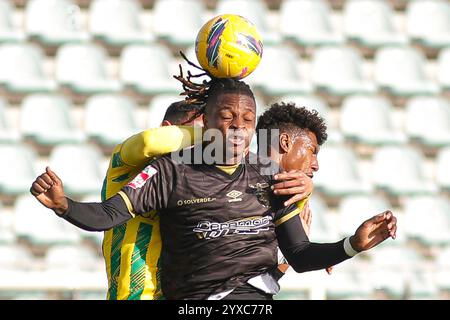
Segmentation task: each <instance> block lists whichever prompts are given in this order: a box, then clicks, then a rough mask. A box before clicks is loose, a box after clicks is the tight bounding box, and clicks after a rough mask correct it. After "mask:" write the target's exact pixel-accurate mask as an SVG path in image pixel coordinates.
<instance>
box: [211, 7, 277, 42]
mask: <svg viewBox="0 0 450 320" xmlns="http://www.w3.org/2000/svg"><path fill="white" fill-rule="evenodd" d="M229 13H231V14H238V15H240V16H243V17H245V18H247V19H248V20H250V21H251V22H252V23H253V24H255V26H256V27H257V29H258V32H259V33H260V35H261V38H262V39H263V40H264V44H273V43H279V42H280V40H281V37H280V35H279V34H278V33H275V32H273V31H271V30H270V27H269V21H268V15H269V11H268V9H267V6H266V4H265V3H264V1H261V0H220V1H219V2H218V3H217V7H216V15H220V14H229Z"/></svg>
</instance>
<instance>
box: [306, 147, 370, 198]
mask: <svg viewBox="0 0 450 320" xmlns="http://www.w3.org/2000/svg"><path fill="white" fill-rule="evenodd" d="M318 159H319V168H320V169H319V171H318V172H316V173H314V176H315V177H314V184H315V185H316V189H317V190H320V191H322V192H324V193H325V194H327V195H330V196H345V195H348V194H358V193H367V192H369V191H370V186H368V185H366V184H364V183H363V182H362V181H361V178H360V175H359V172H358V171H359V170H358V161H357V158H356V155H355V153H354V152H353V150H351V149H349V148H347V147H344V146H341V145H328V146H327V145H324V146H323V147H322V148H321V150H320V153H319V156H318Z"/></svg>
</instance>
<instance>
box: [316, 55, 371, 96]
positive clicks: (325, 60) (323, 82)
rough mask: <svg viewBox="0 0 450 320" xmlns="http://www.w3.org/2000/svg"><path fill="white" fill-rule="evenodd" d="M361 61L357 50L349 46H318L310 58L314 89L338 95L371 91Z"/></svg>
mask: <svg viewBox="0 0 450 320" xmlns="http://www.w3.org/2000/svg"><path fill="white" fill-rule="evenodd" d="M362 63H363V61H362V57H361V55H360V54H359V52H358V51H356V50H355V49H352V48H350V47H322V48H319V49H317V50H316V51H315V53H314V57H313V60H312V66H311V79H312V82H313V84H314V86H315V87H316V89H318V90H322V91H325V92H327V93H329V94H333V95H338V96H346V95H349V94H353V93H367V92H373V91H374V90H375V87H374V86H373V85H372V83H371V82H369V81H367V79H366V77H365V75H364V73H363V69H362Z"/></svg>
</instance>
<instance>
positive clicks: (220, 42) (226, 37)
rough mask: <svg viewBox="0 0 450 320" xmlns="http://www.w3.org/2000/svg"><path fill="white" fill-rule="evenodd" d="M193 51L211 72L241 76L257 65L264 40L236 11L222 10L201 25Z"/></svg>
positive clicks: (218, 75)
mask: <svg viewBox="0 0 450 320" xmlns="http://www.w3.org/2000/svg"><path fill="white" fill-rule="evenodd" d="M195 53H196V55H197V60H198V62H199V63H200V65H201V66H202V68H203V69H204V70H206V71H207V72H208V73H209V74H210V75H212V76H214V77H216V78H235V79H242V78H245V77H246V76H248V75H249V74H250V73H252V72H253V71H254V70H255V69H256V67H257V66H258V64H259V62H260V61H261V57H262V54H263V44H262V41H261V36H260V35H259V33H258V31H257V30H256V27H255V25H254V24H253V23H251V22H250V21H249V20H247V19H245V18H244V17H241V16H238V15H235V14H223V15H220V16H217V17H215V18H213V19H211V20H209V21H208V22H207V23H206V24H205V25H204V26H203V27H202V28H201V29H200V31H199V32H198V35H197V40H196V41H195Z"/></svg>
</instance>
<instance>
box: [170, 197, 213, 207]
mask: <svg viewBox="0 0 450 320" xmlns="http://www.w3.org/2000/svg"><path fill="white" fill-rule="evenodd" d="M215 200H216V198H192V199H184V200H181V199H180V200H178V201H177V206H179V207H180V206H186V205H191V204H197V203H206V202H213V201H215Z"/></svg>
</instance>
